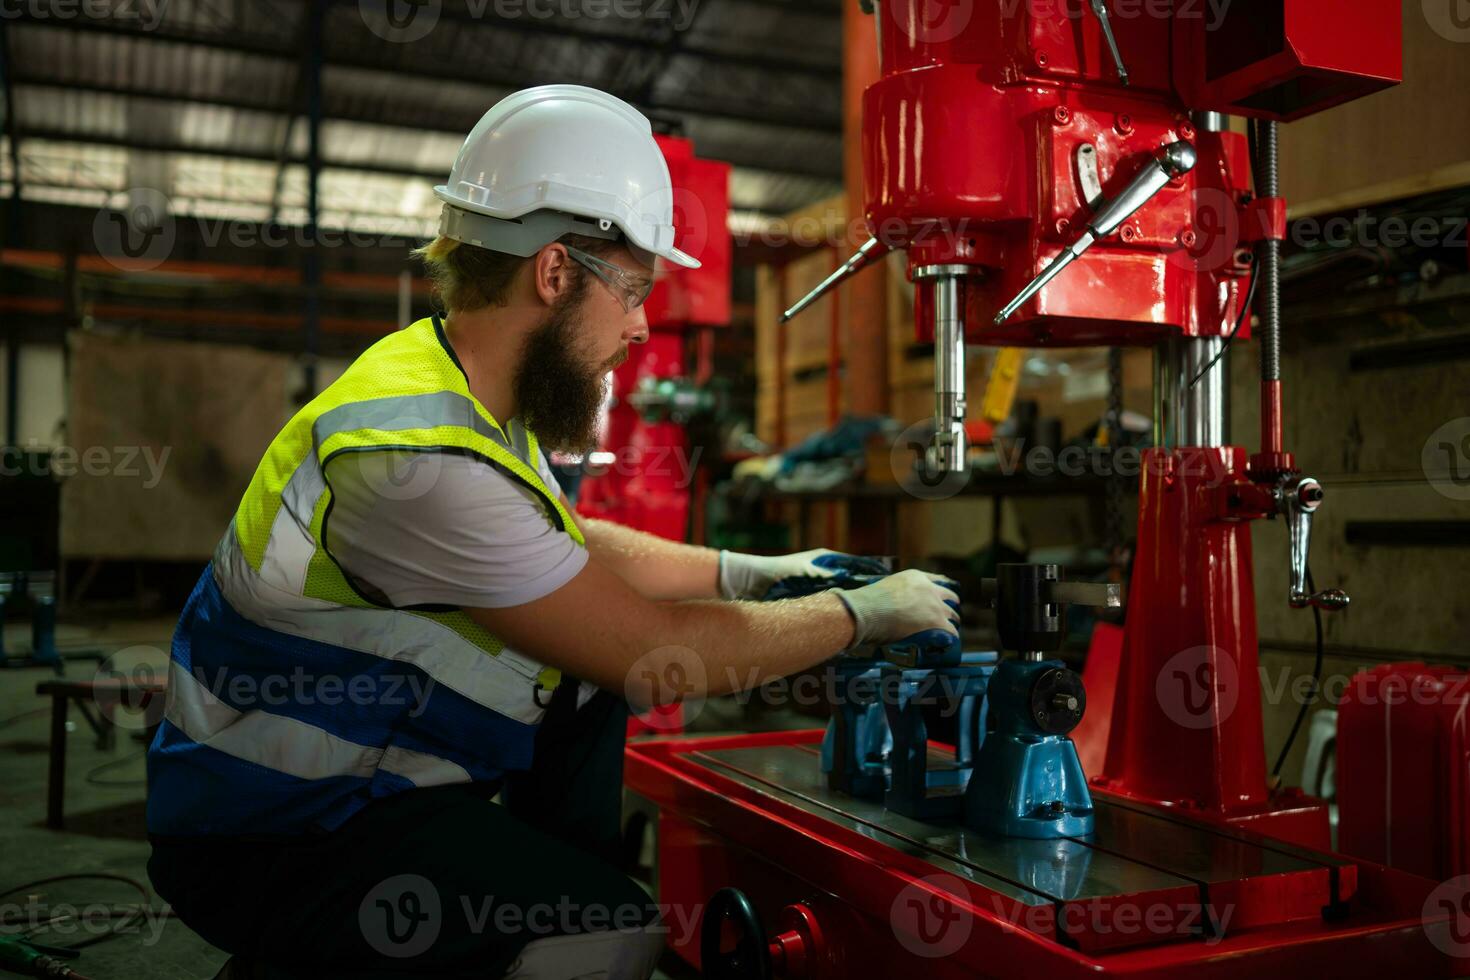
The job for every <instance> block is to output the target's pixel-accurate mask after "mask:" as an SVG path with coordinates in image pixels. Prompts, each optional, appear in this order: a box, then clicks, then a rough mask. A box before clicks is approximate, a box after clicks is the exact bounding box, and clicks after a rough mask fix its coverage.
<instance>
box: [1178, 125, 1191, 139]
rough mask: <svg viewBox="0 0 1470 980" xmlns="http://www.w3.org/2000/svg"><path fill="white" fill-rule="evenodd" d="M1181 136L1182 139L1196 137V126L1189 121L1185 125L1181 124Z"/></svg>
mask: <svg viewBox="0 0 1470 980" xmlns="http://www.w3.org/2000/svg"><path fill="white" fill-rule="evenodd" d="M1179 137H1180V139H1187V140H1192V139H1194V127H1193V126H1191V125H1190V124H1189V123H1185V124H1184V125H1182V126H1180V127H1179Z"/></svg>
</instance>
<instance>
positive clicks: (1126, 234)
mask: <svg viewBox="0 0 1470 980" xmlns="http://www.w3.org/2000/svg"><path fill="white" fill-rule="evenodd" d="M1119 234H1121V235H1122V236H1123V241H1125V242H1131V241H1133V239H1135V238H1137V237H1138V229H1137V228H1134V227H1133V226H1132V225H1124V226H1123V230H1122V231H1121V232H1120V233H1119Z"/></svg>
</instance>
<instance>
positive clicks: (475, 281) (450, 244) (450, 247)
mask: <svg viewBox="0 0 1470 980" xmlns="http://www.w3.org/2000/svg"><path fill="white" fill-rule="evenodd" d="M557 241H558V242H560V243H561V244H563V245H568V246H571V247H572V248H578V249H581V250H582V251H584V252H590V253H592V254H593V255H606V254H607V253H608V252H610V251H612V249H614V248H615V247H616V245H617V243H616V242H611V241H608V240H606V239H602V238H589V237H587V236H585V235H563V236H561V237H560V238H558V239H557ZM411 254H412V255H413V257H414V258H416V259H418V260H419V261H420V262H422V263H423V264H424V268H425V269H426V270H427V271H428V273H429V281H430V282H432V283H433V286H434V293H435V295H437V296H438V297H439V301H440V302H441V303H442V304H443V307H444V309H445V310H446V311H448V312H450V313H453V312H456V311H458V312H461V313H468V312H470V311H471V310H478V309H482V308H484V307H486V306H504V305H505V304H506V302H507V301H508V300H509V299H510V287H511V285H512V284H513V283H514V282H515V277H516V273H517V272H519V271H520V268H521V264H522V263H524V262H526V261H528V260H527V259H526V258H523V257H521V256H519V255H511V254H509V253H507V252H495V251H491V250H490V249H488V248H480V247H479V246H478V245H467V244H465V243H464V242H460V241H456V240H455V239H453V238H446V237H445V236H443V235H440V236H438V237H437V238H435V239H434V240H433V241H431V242H429V243H428V244H427V245H424V246H423V247H421V248H416V249H414V250H413V252H412V253H411ZM584 282H585V280H584V279H583V278H582V277H581V276H578V277H577V278H576V280H575V282H574V285H573V294H572V295H573V297H574V298H575V297H576V296H580V295H581V291H582V289H583V288H584V287H583V284H584Z"/></svg>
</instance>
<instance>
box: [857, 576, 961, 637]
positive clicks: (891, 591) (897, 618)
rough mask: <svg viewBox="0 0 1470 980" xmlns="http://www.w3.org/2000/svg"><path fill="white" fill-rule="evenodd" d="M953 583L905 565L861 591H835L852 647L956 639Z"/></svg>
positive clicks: (957, 606)
mask: <svg viewBox="0 0 1470 980" xmlns="http://www.w3.org/2000/svg"><path fill="white" fill-rule="evenodd" d="M954 587H955V583H954V582H952V581H951V580H949V579H947V578H945V577H944V576H942V575H934V574H931V573H930V572H921V571H919V570H918V569H917V568H910V569H909V570H908V571H904V572H898V573H897V574H895V575H889V576H888V577H887V578H881V579H879V580H878V581H876V582H874V583H872V584H871V585H865V586H863V587H862V588H860V589H840V590H838V592H837V595H838V597H839V598H840V599H841V600H842V601H843V602H844V603H846V604H847V611H848V612H850V613H851V614H852V619H853V623H854V624H855V626H856V629H855V630H854V635H853V642H852V645H853V646H854V647H860V646H864V645H866V644H885V643H897V642H899V641H902V640H908V641H910V642H913V643H917V644H919V645H924V644H925V643H933V642H935V641H938V640H940V639H941V637H944V638H958V636H959V631H960V627H959V623H960V613H959V609H960V597H959V596H958V595H957V594H956V593H955V591H954Z"/></svg>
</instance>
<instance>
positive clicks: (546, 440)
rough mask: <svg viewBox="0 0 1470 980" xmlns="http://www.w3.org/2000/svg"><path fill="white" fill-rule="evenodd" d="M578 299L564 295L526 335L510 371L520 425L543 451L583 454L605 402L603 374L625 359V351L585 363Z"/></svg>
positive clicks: (594, 434)
mask: <svg viewBox="0 0 1470 980" xmlns="http://www.w3.org/2000/svg"><path fill="white" fill-rule="evenodd" d="M579 298H580V297H576V296H572V297H568V299H569V301H568V302H563V303H560V304H558V305H557V306H556V307H555V308H554V309H552V310H551V312H550V313H548V314H547V316H546V320H545V322H543V323H542V324H541V325H540V326H539V327H537V328H536V329H535V330H533V331H532V332H531V333H530V334H528V335H527V337H526V340H525V343H524V344H523V345H522V347H521V363H520V367H519V368H518V369H517V370H516V376H515V382H514V387H515V397H516V404H517V405H518V406H519V407H520V416H521V421H522V422H523V423H525V425H526V427H527V428H528V429H530V430H531V431H532V432H534V433H536V440H537V442H539V443H540V444H541V445H542V446H543V447H544V448H545V449H547V450H548V451H549V450H553V449H555V450H560V451H562V452H567V453H583V452H586V451H587V450H589V449H591V448H593V446H594V444H595V442H596V439H597V421H598V415H599V413H600V410H601V408H602V403H603V402H604V401H605V400H606V398H607V393H608V386H609V383H610V382H609V379H608V371H609V370H611V369H612V368H614V367H616V366H617V365H618V364H621V363H622V362H623V361H624V360H626V359H627V354H628V352H627V348H624V349H622V350H621V351H620V352H619V353H618V354H617V355H614V357H613V358H611V359H609V360H608V361H606V362H604V363H602V364H597V365H588V364H587V363H586V360H585V359H584V358H583V357H582V356H581V354H580V349H581V345H582V343H583V339H582V338H583V337H585V336H586V332H587V331H586V329H585V324H584V323H583V320H582V317H581V316H579V315H578V312H577V307H579V306H580V305H581V304H580V303H579V302H577V300H578V299H579Z"/></svg>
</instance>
